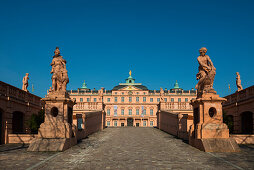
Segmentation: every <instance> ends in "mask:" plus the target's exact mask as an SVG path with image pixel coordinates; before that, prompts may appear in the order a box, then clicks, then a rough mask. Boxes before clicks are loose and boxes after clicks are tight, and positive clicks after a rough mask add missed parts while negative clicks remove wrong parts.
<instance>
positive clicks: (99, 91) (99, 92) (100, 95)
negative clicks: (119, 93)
mask: <svg viewBox="0 0 254 170" xmlns="http://www.w3.org/2000/svg"><path fill="white" fill-rule="evenodd" d="M103 90H104V88H103V87H102V88H101V89H100V90H98V94H99V101H102V98H103Z"/></svg>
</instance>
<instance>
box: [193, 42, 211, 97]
mask: <svg viewBox="0 0 254 170" xmlns="http://www.w3.org/2000/svg"><path fill="white" fill-rule="evenodd" d="M206 52H207V49H206V48H205V47H202V48H201V49H200V50H199V53H200V56H198V63H199V67H198V70H199V72H198V74H197V75H196V77H197V80H199V81H198V83H197V85H196V87H195V88H196V89H197V90H198V97H199V95H200V94H203V92H207V93H216V92H215V91H214V89H213V81H214V77H215V74H216V68H215V67H214V65H213V62H212V61H211V59H210V57H209V56H208V55H206Z"/></svg>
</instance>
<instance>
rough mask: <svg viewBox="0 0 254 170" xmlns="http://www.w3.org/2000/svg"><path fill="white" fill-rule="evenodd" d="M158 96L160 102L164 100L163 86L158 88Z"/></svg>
mask: <svg viewBox="0 0 254 170" xmlns="http://www.w3.org/2000/svg"><path fill="white" fill-rule="evenodd" d="M160 98H161V100H160V101H161V102H164V90H163V88H160Z"/></svg>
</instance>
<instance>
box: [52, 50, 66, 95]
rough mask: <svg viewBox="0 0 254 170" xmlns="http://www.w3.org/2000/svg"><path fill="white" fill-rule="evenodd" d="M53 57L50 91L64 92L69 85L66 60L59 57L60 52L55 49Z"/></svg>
mask: <svg viewBox="0 0 254 170" xmlns="http://www.w3.org/2000/svg"><path fill="white" fill-rule="evenodd" d="M54 53H55V55H54V56H53V60H52V62H51V66H52V69H51V72H50V73H51V74H52V78H51V79H52V91H64V92H65V91H66V86H67V84H68V83H69V78H68V74H67V70H66V60H64V59H63V57H62V56H61V55H60V50H59V48H58V47H56V50H55V52H54Z"/></svg>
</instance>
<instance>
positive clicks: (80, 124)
mask: <svg viewBox="0 0 254 170" xmlns="http://www.w3.org/2000/svg"><path fill="white" fill-rule="evenodd" d="M82 123H83V120H82V118H78V119H77V124H78V130H82Z"/></svg>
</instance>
